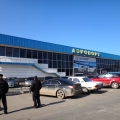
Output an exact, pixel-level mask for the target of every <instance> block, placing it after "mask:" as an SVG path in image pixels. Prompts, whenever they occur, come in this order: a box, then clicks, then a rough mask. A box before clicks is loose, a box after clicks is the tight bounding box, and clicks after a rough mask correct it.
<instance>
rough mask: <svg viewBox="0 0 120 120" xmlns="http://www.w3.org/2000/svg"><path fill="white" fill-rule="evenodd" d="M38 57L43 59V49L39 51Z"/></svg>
mask: <svg viewBox="0 0 120 120" xmlns="http://www.w3.org/2000/svg"><path fill="white" fill-rule="evenodd" d="M38 59H43V53H42V51H38Z"/></svg>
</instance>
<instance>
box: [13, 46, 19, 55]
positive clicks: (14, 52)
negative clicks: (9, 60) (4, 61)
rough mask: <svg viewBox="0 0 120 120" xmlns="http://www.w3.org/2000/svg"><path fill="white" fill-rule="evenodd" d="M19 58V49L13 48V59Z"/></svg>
mask: <svg viewBox="0 0 120 120" xmlns="http://www.w3.org/2000/svg"><path fill="white" fill-rule="evenodd" d="M19 56H20V52H19V48H13V57H19Z"/></svg>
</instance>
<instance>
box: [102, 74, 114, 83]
mask: <svg viewBox="0 0 120 120" xmlns="http://www.w3.org/2000/svg"><path fill="white" fill-rule="evenodd" d="M112 79H113V75H112V74H106V75H105V77H104V78H103V84H104V85H109V84H110V81H112Z"/></svg>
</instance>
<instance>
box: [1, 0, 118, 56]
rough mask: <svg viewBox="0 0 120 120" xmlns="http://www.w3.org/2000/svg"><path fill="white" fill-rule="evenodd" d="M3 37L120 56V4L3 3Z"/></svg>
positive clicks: (87, 0)
mask: <svg viewBox="0 0 120 120" xmlns="http://www.w3.org/2000/svg"><path fill="white" fill-rule="evenodd" d="M0 33H1V34H6V35H12V36H17V37H23V38H29V39H34V40H40V41H44V42H50V43H56V44H61V45H66V46H72V47H77V48H82V49H88V50H95V51H100V52H105V53H112V54H117V55H120V0H0Z"/></svg>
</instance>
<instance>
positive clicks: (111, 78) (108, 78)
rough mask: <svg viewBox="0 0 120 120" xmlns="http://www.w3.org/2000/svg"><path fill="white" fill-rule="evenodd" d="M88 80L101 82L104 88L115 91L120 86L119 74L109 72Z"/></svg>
mask: <svg viewBox="0 0 120 120" xmlns="http://www.w3.org/2000/svg"><path fill="white" fill-rule="evenodd" d="M90 79H91V80H92V81H96V82H102V83H103V85H104V86H111V87H112V88H114V89H117V88H119V85H120V72H109V73H106V74H101V75H99V76H97V77H94V78H90Z"/></svg>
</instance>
